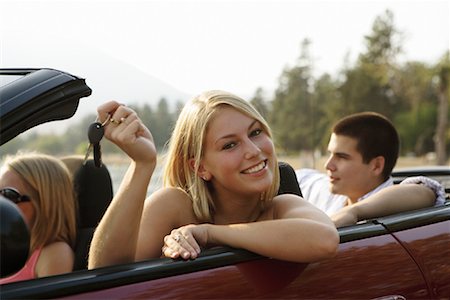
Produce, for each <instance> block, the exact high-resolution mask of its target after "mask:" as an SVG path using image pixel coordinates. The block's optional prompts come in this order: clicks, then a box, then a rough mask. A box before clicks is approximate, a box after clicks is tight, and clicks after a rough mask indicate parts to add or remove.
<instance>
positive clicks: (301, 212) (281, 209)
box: [273, 194, 325, 219]
mask: <svg viewBox="0 0 450 300" xmlns="http://www.w3.org/2000/svg"><path fill="white" fill-rule="evenodd" d="M273 208H274V216H275V217H276V218H280V219H281V218H290V217H311V216H315V215H319V216H324V215H325V213H324V212H322V211H321V210H320V209H318V208H317V207H315V206H314V205H313V204H311V203H309V202H308V201H306V200H305V199H303V198H302V197H300V196H297V195H294V194H282V195H278V196H276V197H275V198H273Z"/></svg>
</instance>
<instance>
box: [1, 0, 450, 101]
mask: <svg viewBox="0 0 450 300" xmlns="http://www.w3.org/2000/svg"><path fill="white" fill-rule="evenodd" d="M449 3H450V1H449V0H446V1H442V0H439V1H438V0H423V1H400V0H390V1H381V0H380V1H376V0H373V1H367V0H358V1H339V0H334V1H331V0H329V1H322V0H314V1H306V0H305V1H300V0H298V1H294V0H291V1H286V0H271V1H269V0H267V1H264V0H259V1H256V0H245V1H244V0H223V1H219V0H210V1H193V0H185V1H181V0H180V1H171V0H161V1H159V0H158V1H157V0H155V1H143V0H142V1H133V0H127V1H125V0H123V1H106V0H104V1H102V0H86V1H81V0H78V1H65V0H58V1H42V0H35V1H22V0H12V1H10V0H0V39H1V40H0V65H1V66H2V67H19V66H20V67H30V66H39V67H42V66H50V67H55V68H60V69H63V70H65V71H67V72H69V73H70V72H76V74H77V75H81V76H83V75H85V74H84V72H85V71H84V70H87V69H88V68H89V67H88V66H87V65H85V63H86V62H85V60H83V57H80V56H79V55H77V52H78V51H80V49H83V50H84V51H90V52H95V53H99V54H100V55H104V56H108V57H112V58H114V59H116V60H118V61H120V62H122V63H126V64H128V65H130V66H133V67H136V68H138V69H139V70H141V71H143V72H145V73H146V74H148V75H150V76H153V77H155V78H158V79H159V80H161V81H163V82H165V83H167V84H169V85H171V86H173V87H174V88H176V89H178V90H180V91H182V92H183V93H187V94H189V95H196V94H198V93H200V92H202V91H204V90H208V89H223V90H227V91H230V92H233V93H236V94H238V95H242V96H246V97H248V96H251V95H253V94H254V92H255V90H256V89H257V88H258V87H261V88H263V89H264V90H268V91H273V90H274V89H275V88H276V87H277V83H278V78H279V76H280V74H281V73H282V71H283V69H284V68H285V67H289V66H292V65H294V64H295V62H296V59H297V58H298V56H299V54H300V44H301V41H302V40H303V39H305V38H308V39H310V40H311V42H312V44H311V48H310V50H311V54H312V57H313V60H314V70H315V74H323V73H325V72H328V73H331V74H337V72H338V71H339V70H340V68H342V66H343V61H344V57H345V56H346V55H347V54H348V55H349V58H350V61H354V60H355V59H356V57H357V55H358V54H359V53H360V52H361V51H363V50H364V35H366V34H369V33H370V32H371V27H372V24H373V21H374V20H375V18H376V16H379V15H381V14H383V13H384V11H385V10H386V9H390V10H391V11H393V13H394V23H395V26H396V28H397V29H398V30H400V31H401V32H402V33H403V41H404V42H403V48H404V54H403V55H402V57H401V59H403V60H420V61H424V62H429V63H435V62H437V60H438V59H439V58H440V57H441V56H442V55H443V54H444V52H445V51H447V50H449V37H450V23H449V22H450V21H449V19H450V4H449ZM91 67H92V66H91ZM80 73H81V74H80ZM104 88H105V89H107V88H108V87H104Z"/></svg>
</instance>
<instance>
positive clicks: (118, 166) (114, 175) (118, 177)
mask: <svg viewBox="0 0 450 300" xmlns="http://www.w3.org/2000/svg"><path fill="white" fill-rule="evenodd" d="M106 165H107V167H108V170H109V172H110V174H111V180H112V183H113V191H114V194H116V193H117V190H118V189H119V186H120V183H121V182H122V179H123V177H124V176H125V173H126V171H127V169H128V166H129V164H128V163H123V164H122V163H107V164H106ZM161 173H162V172H161V166H159V165H157V166H156V168H155V171H154V172H153V176H152V180H151V181H150V185H149V188H148V189H147V196H148V195H150V194H151V193H153V192H154V191H155V190H157V189H158V188H160V187H161V186H162V178H161Z"/></svg>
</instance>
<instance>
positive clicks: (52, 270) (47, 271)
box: [36, 241, 75, 277]
mask: <svg viewBox="0 0 450 300" xmlns="http://www.w3.org/2000/svg"><path fill="white" fill-rule="evenodd" d="M74 258H75V254H74V252H73V250H72V248H71V247H70V246H69V244H67V243H66V242H62V241H59V242H53V243H50V244H48V245H46V246H45V247H44V248H42V252H41V255H40V256H39V259H38V262H37V265H36V273H37V275H38V277H43V276H49V275H56V274H62V273H67V272H71V271H72V268H73V262H74Z"/></svg>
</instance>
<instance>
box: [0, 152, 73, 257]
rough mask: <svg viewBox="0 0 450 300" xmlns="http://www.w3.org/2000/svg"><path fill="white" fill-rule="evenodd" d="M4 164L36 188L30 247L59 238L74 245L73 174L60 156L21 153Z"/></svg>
mask: <svg viewBox="0 0 450 300" xmlns="http://www.w3.org/2000/svg"><path fill="white" fill-rule="evenodd" d="M4 167H6V168H8V169H10V170H12V171H14V172H16V173H17V174H19V175H20V176H21V177H22V179H23V180H24V182H25V183H26V184H27V185H29V186H30V187H31V189H32V190H33V193H32V195H30V197H31V203H32V205H33V207H34V209H35V221H34V223H33V224H32V225H31V228H30V231H31V232H30V233H31V243H30V244H31V246H30V251H31V252H32V251H34V250H36V249H37V248H39V247H43V246H45V245H47V244H49V243H52V242H56V241H64V242H66V243H68V244H69V245H70V246H71V247H72V248H74V246H75V239H76V209H77V207H76V202H75V193H74V189H73V184H72V177H71V174H70V172H69V171H68V169H67V168H66V166H65V165H64V164H63V163H62V162H61V161H60V160H58V159H56V158H54V157H51V156H48V155H45V154H39V153H20V154H17V155H15V156H9V157H7V158H6V159H5V162H4Z"/></svg>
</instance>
